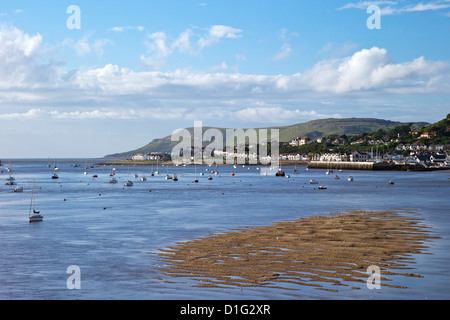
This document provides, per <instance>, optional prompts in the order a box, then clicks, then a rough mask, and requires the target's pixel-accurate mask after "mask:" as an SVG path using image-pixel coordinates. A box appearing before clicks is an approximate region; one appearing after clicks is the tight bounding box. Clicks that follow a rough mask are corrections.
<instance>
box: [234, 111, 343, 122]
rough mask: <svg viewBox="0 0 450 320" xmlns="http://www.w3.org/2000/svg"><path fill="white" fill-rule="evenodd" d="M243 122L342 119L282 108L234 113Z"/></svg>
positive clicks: (314, 112) (339, 116)
mask: <svg viewBox="0 0 450 320" xmlns="http://www.w3.org/2000/svg"><path fill="white" fill-rule="evenodd" d="M234 115H235V116H236V117H237V118H238V119H239V120H241V121H243V122H264V123H273V124H277V123H286V122H287V121H288V122H291V123H295V122H303V121H308V120H314V119H320V118H322V119H323V118H342V116H341V115H340V114H337V113H334V114H323V113H319V112H317V111H314V110H310V111H303V110H299V109H293V110H292V109H286V108H282V107H261V108H258V107H257V108H245V109H242V110H239V111H236V112H234Z"/></svg>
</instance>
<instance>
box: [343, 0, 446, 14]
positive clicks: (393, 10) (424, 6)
mask: <svg viewBox="0 0 450 320" xmlns="http://www.w3.org/2000/svg"><path fill="white" fill-rule="evenodd" d="M370 5H377V6H380V9H381V14H382V15H391V14H399V13H404V12H420V11H430V10H433V11H437V10H442V9H448V8H450V3H449V1H448V0H441V1H439V0H438V1H432V2H427V3H423V2H420V3H417V4H408V5H402V6H400V7H399V6H397V5H400V3H399V2H396V1H360V2H357V3H347V4H346V5H344V6H342V7H340V8H338V9H337V10H343V9H351V8H355V9H363V10H365V9H367V7H369V6H370Z"/></svg>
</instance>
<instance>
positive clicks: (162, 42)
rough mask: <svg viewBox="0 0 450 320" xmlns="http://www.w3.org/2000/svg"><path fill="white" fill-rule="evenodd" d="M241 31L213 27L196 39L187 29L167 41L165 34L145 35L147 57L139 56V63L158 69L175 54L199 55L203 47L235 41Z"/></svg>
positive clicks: (225, 27) (231, 28) (221, 26)
mask: <svg viewBox="0 0 450 320" xmlns="http://www.w3.org/2000/svg"><path fill="white" fill-rule="evenodd" d="M241 32H242V30H239V29H236V28H233V27H230V26H223V25H214V26H212V27H211V28H210V29H209V30H208V34H206V35H203V36H200V37H199V39H198V40H197V41H194V40H192V38H194V37H197V38H198V35H196V34H195V33H194V31H193V30H191V29H187V30H184V31H183V32H181V33H180V34H179V36H178V37H177V38H176V39H174V40H170V39H168V36H167V34H166V33H165V32H162V31H158V32H154V33H151V34H148V35H147V38H148V39H146V41H145V42H144V44H145V46H146V47H147V55H141V62H143V63H144V64H146V65H149V66H151V67H153V68H155V69H159V68H160V67H161V66H162V65H163V64H164V62H165V59H166V58H167V57H169V56H170V55H172V54H173V53H175V52H177V51H178V52H179V53H183V54H191V55H195V54H199V53H200V52H201V51H202V50H203V49H204V48H205V47H208V46H212V45H213V44H216V43H218V42H219V41H220V40H221V39H236V38H239V37H240V36H241Z"/></svg>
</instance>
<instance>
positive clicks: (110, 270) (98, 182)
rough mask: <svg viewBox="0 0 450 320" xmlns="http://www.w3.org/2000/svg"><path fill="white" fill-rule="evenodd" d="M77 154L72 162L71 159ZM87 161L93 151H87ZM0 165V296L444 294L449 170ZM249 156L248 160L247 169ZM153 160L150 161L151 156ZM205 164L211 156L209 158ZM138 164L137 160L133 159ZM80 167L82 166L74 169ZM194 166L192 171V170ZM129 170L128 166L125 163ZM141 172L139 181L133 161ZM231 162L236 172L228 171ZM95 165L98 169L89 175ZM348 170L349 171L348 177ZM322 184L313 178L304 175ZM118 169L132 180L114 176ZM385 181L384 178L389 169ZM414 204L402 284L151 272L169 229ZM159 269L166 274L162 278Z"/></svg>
mask: <svg viewBox="0 0 450 320" xmlns="http://www.w3.org/2000/svg"><path fill="white" fill-rule="evenodd" d="M76 163H77V164H79V165H81V166H80V167H73V166H72V165H74V164H76ZM92 163H94V162H92ZM3 164H4V166H3V167H0V170H3V173H1V174H0V181H1V185H0V298H1V299H321V298H326V299H354V298H355V299H370V298H375V299H448V298H450V268H449V265H450V242H449V236H450V210H449V195H450V180H449V178H450V174H449V172H426V173H424V172H386V171H385V172H371V171H344V172H337V174H338V175H339V176H340V177H341V179H340V180H335V179H333V178H334V174H330V175H326V174H325V170H314V169H310V170H308V171H306V170H305V167H298V168H297V169H299V172H300V174H298V175H294V174H292V170H293V168H292V167H290V168H289V167H288V168H283V169H285V171H286V172H287V173H288V174H290V175H291V177H290V178H289V179H288V178H286V177H274V176H262V175H261V174H260V173H259V171H258V170H257V169H256V167H245V168H243V167H241V166H238V167H237V168H233V167H231V166H229V167H219V168H218V170H219V175H212V177H213V180H211V181H209V180H207V178H208V176H209V173H208V172H206V171H205V169H206V168H208V167H206V166H203V167H200V166H198V167H197V178H198V179H199V180H200V181H199V183H197V184H194V183H192V181H193V179H194V167H193V166H191V167H178V168H177V174H178V176H179V181H178V182H174V181H172V180H166V179H165V176H166V174H167V173H170V174H172V170H173V168H170V169H169V168H167V167H162V166H159V172H160V174H159V175H157V176H154V177H150V171H151V169H152V168H151V167H144V168H142V167H136V169H135V168H134V167H130V168H127V167H120V166H116V169H117V170H116V178H117V179H118V181H119V183H117V184H109V183H108V180H109V173H110V170H111V167H110V166H96V167H95V168H90V169H89V170H86V169H85V165H86V163H84V162H83V161H78V162H77V161H75V160H71V161H69V160H66V161H59V162H58V167H59V168H60V171H59V172H58V174H59V179H57V180H53V179H51V175H52V169H51V168H47V161H12V162H11V165H12V169H13V172H12V175H13V176H14V177H15V179H16V182H17V185H20V186H23V188H24V192H23V193H12V192H11V190H12V189H13V188H14V186H6V185H5V182H6V178H7V177H8V176H9V173H8V172H7V170H6V168H7V167H9V161H5V160H4V161H3ZM249 168H250V169H249ZM153 169H154V170H156V166H155V167H154V168H153ZM213 169H215V168H213ZM143 170H144V171H143ZM85 171H88V174H86V175H85V174H84V172H85ZM201 171H202V172H205V175H204V176H200V174H199V173H200V172H201ZM135 172H136V173H137V174H138V175H139V177H138V178H134V177H133V174H134V173H135ZM143 172H144V174H145V175H146V177H147V179H148V180H147V181H145V182H142V181H140V177H141V176H142V173H143ZM231 172H235V173H236V175H235V176H234V177H232V176H231V175H230V173H231ZM94 174H97V175H98V177H97V178H93V177H92V176H93V175H94ZM349 175H351V176H353V177H354V181H353V182H348V181H347V177H348V176H349ZM313 178H314V179H316V180H317V181H321V182H322V184H323V185H326V186H327V187H328V189H327V190H315V189H314V188H315V187H316V188H317V185H310V184H309V183H308V182H309V180H310V179H313ZM128 179H130V180H132V181H134V186H133V187H124V182H125V181H127V180H128ZM391 179H392V180H394V181H395V184H394V185H388V181H389V180H391ZM33 180H35V181H36V189H37V192H36V209H38V210H41V213H42V214H43V215H44V221H43V222H40V223H34V224H29V223H28V209H29V205H30V198H31V192H32V186H33ZM393 208H400V209H405V208H415V209H417V210H416V211H414V212H413V213H409V215H412V216H415V217H418V218H421V219H424V221H423V223H424V224H425V225H427V226H428V227H430V228H431V229H430V230H431V231H432V235H433V236H439V237H441V239H436V240H433V241H432V242H429V243H427V246H428V249H427V250H426V252H427V253H428V254H419V255H413V258H414V262H415V263H414V264H412V265H411V266H412V268H413V269H412V270H408V272H411V273H420V274H421V275H422V276H423V278H399V279H397V278H394V279H393V280H395V281H398V282H396V284H399V285H404V286H407V287H408V289H393V288H385V287H382V289H380V290H369V289H367V288H366V287H365V286H361V289H359V290H354V289H351V286H349V287H348V288H347V289H346V288H345V287H344V288H343V289H340V291H339V292H338V293H333V292H324V291H318V290H315V289H311V288H308V287H299V288H297V289H298V290H294V291H291V290H280V289H269V288H251V289H249V288H245V289H239V288H229V289H214V288H195V287H192V285H195V284H197V283H196V282H195V281H193V280H189V279H174V278H171V279H169V278H168V277H166V276H164V275H163V274H161V273H160V272H159V268H160V267H161V266H162V265H161V263H162V262H161V261H160V260H159V259H158V256H157V255H156V254H155V253H157V252H158V249H162V248H165V247H167V246H171V245H173V244H175V242H179V241H188V240H191V239H195V238H198V237H202V236H207V235H209V234H211V233H216V232H222V231H225V230H227V229H229V228H234V227H241V226H262V225H268V224H270V223H272V222H275V221H281V220H289V219H296V218H299V217H307V216H311V215H318V214H328V213H330V212H340V211H346V210H349V209H362V210H386V209H393ZM71 265H77V266H79V268H80V270H81V289H80V290H69V289H68V288H67V285H66V281H67V279H68V277H69V276H70V274H68V273H67V272H66V271H67V267H69V266H71ZM165 280H169V281H172V283H168V282H167V281H165Z"/></svg>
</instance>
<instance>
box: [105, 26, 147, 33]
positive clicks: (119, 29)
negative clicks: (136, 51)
mask: <svg viewBox="0 0 450 320" xmlns="http://www.w3.org/2000/svg"><path fill="white" fill-rule="evenodd" d="M144 29H145V28H144V27H142V26H122V27H112V28H110V29H108V31H114V32H123V31H127V30H136V31H140V32H142V31H144Z"/></svg>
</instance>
